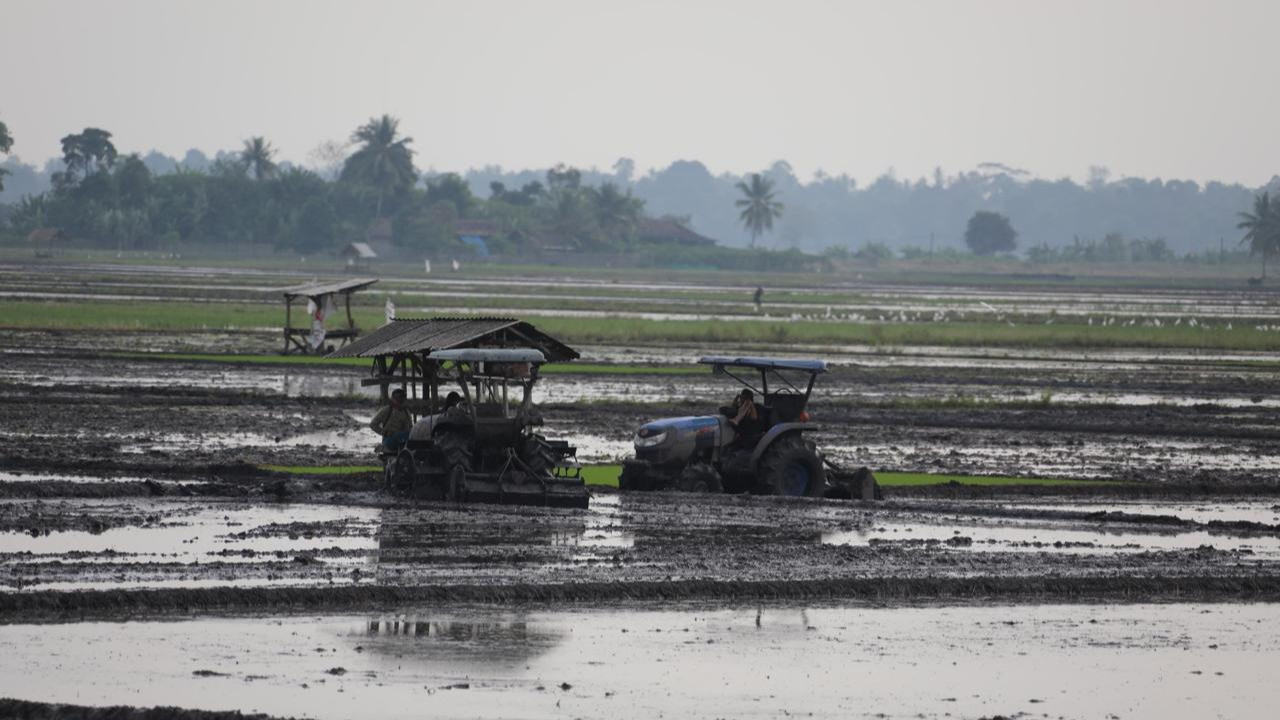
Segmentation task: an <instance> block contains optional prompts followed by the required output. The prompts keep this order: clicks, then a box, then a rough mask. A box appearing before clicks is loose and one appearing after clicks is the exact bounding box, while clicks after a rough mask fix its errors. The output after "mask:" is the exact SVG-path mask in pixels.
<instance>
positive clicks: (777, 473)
mask: <svg viewBox="0 0 1280 720" xmlns="http://www.w3.org/2000/svg"><path fill="white" fill-rule="evenodd" d="M757 478H758V480H759V484H760V489H761V491H763V492H765V493H767V494H769V495H790V496H792V497H803V496H810V497H813V496H816V495H821V494H822V490H823V488H824V487H825V486H826V484H827V475H826V471H825V470H823V467H822V458H821V457H819V456H818V451H817V448H816V447H815V446H814V445H813V443H810V442H806V441H805V439H804V438H803V437H801V435H800V434H799V433H792V434H788V435H784V436H782V437H780V438H778V439H777V440H775V441H774V443H773V445H771V446H769V449H768V450H766V451H765V453H764V457H762V458H760V467H759V472H758V474H757Z"/></svg>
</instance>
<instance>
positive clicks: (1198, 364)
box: [0, 265, 1280, 719]
mask: <svg viewBox="0 0 1280 720" xmlns="http://www.w3.org/2000/svg"><path fill="white" fill-rule="evenodd" d="M0 278H3V279H4V280H5V281H6V282H7V284H6V287H5V290H4V293H5V295H4V296H3V299H0V302H20V301H21V302H25V301H33V300H42V301H48V302H52V303H76V302H82V303H96V304H108V305H109V304H111V303H117V302H120V303H123V302H141V303H144V304H147V305H161V304H162V303H160V302H159V301H162V300H171V301H172V300H175V299H182V300H184V301H194V302H198V303H200V304H202V305H208V306H226V305H234V306H236V307H249V308H251V309H252V308H258V307H259V306H260V307H261V308H267V307H270V306H272V305H274V304H275V303H278V302H279V297H278V289H279V288H280V287H283V286H286V285H293V284H297V283H299V282H304V281H307V280H309V279H310V277H309V276H306V277H303V276H298V275H291V274H274V275H272V274H261V273H250V272H232V271H222V270H219V269H215V268H185V269H179V268H173V269H167V270H162V271H147V270H145V269H141V268H121V267H116V266H110V265H82V266H78V267H66V268H64V269H63V270H61V271H59V272H52V273H48V274H44V275H39V274H35V275H33V274H30V273H26V272H25V269H24V268H22V267H20V266H0ZM566 280H567V278H566ZM375 287H376V288H377V292H373V293H368V294H367V297H365V298H364V299H363V300H362V302H363V303H365V304H364V305H362V306H361V308H363V309H362V310H361V311H362V312H368V311H370V310H377V311H378V314H379V315H380V313H381V305H382V303H383V302H384V300H385V299H386V298H387V297H388V296H389V297H391V298H392V299H393V300H394V301H395V302H396V304H397V305H398V306H399V307H400V308H401V309H402V310H403V311H404V312H406V313H409V312H417V311H421V312H424V313H425V312H431V313H433V314H434V313H445V314H447V313H450V312H454V311H456V310H457V309H459V308H462V309H467V310H469V311H475V312H479V313H500V312H505V311H506V310H504V308H505V309H507V310H512V309H515V308H522V310H521V312H520V314H521V316H525V315H527V316H530V317H531V318H533V319H534V321H535V322H536V321H537V318H538V317H539V316H541V317H559V318H564V317H580V316H581V317H596V316H603V317H618V318H620V319H622V318H644V319H647V320H662V321H676V320H688V319H694V318H698V319H706V318H711V319H726V320H727V319H741V318H744V317H751V318H759V319H763V320H770V321H773V322H786V321H788V320H789V319H792V318H795V319H806V320H816V321H818V322H830V323H870V324H878V323H885V324H893V323H918V324H927V323H932V324H944V325H945V324H949V323H963V322H974V321H976V320H978V319H985V320H984V321H995V320H996V319H997V318H998V322H1000V323H1028V322H1032V323H1041V324H1048V323H1049V322H1050V321H1052V322H1057V323H1068V322H1073V323H1077V324H1082V325H1083V324H1086V323H1100V324H1114V323H1129V322H1130V321H1132V322H1134V323H1138V324H1142V323H1147V324H1149V325H1148V326H1151V327H1154V323H1156V322H1159V323H1161V324H1166V323H1170V324H1171V323H1177V324H1178V326H1179V327H1181V326H1185V325H1187V324H1189V323H1190V322H1191V321H1192V320H1195V321H1196V327H1201V326H1203V325H1205V324H1214V325H1218V326H1225V325H1226V324H1232V323H1234V324H1236V325H1237V326H1240V325H1244V324H1254V325H1265V326H1270V325H1271V324H1273V323H1277V322H1278V321H1280V310H1278V309H1277V307H1280V306H1278V305H1277V304H1276V303H1273V302H1272V301H1271V299H1270V298H1271V296H1270V295H1269V294H1257V293H1250V292H1240V291H1220V292H1219V291H1183V290H1159V289H1150V290H1148V289H1138V290H1132V289H1115V290H1105V289H1104V290H1096V289H1094V290H1085V289H1071V288H1067V289H1064V290H1063V291H1061V292H1059V291H1056V290H1053V291H1031V290H1025V289H1018V288H1013V289H1002V290H988V289H983V288H972V287H959V286H957V287H941V288H939V287H932V288H924V287H911V286H895V285H887V284H882V285H875V284H869V283H867V284H864V283H853V282H848V283H828V282H826V281H825V280H824V281H823V282H822V283H818V284H817V285H815V286H814V287H808V288H800V287H778V288H769V289H768V292H767V293H766V302H765V303H764V307H763V308H761V310H760V312H759V313H758V314H757V312H756V309H755V308H754V306H753V305H751V304H750V303H749V302H747V300H748V299H749V293H747V292H745V291H744V290H743V289H741V288H733V287H729V288H726V287H720V286H716V285H714V284H713V283H703V282H674V283H664V282H646V281H631V280H624V281H619V282H612V281H603V280H588V281H584V282H567V281H566V282H563V283H560V284H559V285H556V284H548V285H547V287H548V288H554V289H548V290H546V291H542V290H530V289H529V288H528V287H527V284H521V283H518V282H516V281H514V280H510V279H504V278H498V277H492V278H477V277H450V276H436V277H430V278H424V279H408V278H400V279H394V278H389V279H387V280H386V281H385V282H383V283H380V284H379V285H378V286H375ZM255 317H257V316H255ZM261 317H262V318H269V317H272V316H270V315H266V314H263V315H261ZM255 322H257V321H255ZM258 324H259V325H261V326H235V327H221V326H209V327H203V328H198V329H192V328H187V329H180V330H173V331H169V330H162V329H147V328H143V327H121V328H118V329H116V330H115V331H113V332H110V333H102V332H97V331H93V330H80V329H65V330H64V329H59V328H56V327H50V328H39V327H34V328H33V327H25V328H23V329H20V330H17V329H15V330H0V408H2V410H0V644H2V646H3V647H5V648H8V649H10V650H11V652H8V653H4V654H0V696H7V697H12V698H18V699H27V700H37V701H44V702H69V703H79V704H84V705H95V706H96V705H106V704H126V705H131V706H138V707H146V706H152V705H166V704H177V705H181V706H183V707H186V708H204V709H211V710H213V709H234V710H241V711H246V712H248V711H253V712H266V713H270V714H272V715H280V716H303V717H317V718H327V717H335V718H336V717H342V718H346V717H410V716H414V717H416V716H420V715H421V714H422V713H424V712H428V713H429V714H431V715H432V716H433V717H503V716H509V715H510V714H511V712H510V708H512V707H519V708H520V714H521V715H522V716H528V717H543V716H553V715H554V716H563V715H573V716H582V717H604V716H619V715H641V716H657V715H666V716H679V717H723V716H731V717H776V716H779V715H787V714H791V715H796V714H800V715H808V714H810V713H813V714H814V715H815V716H824V717H830V716H841V717H928V718H932V717H939V718H941V717H948V716H950V717H998V716H1002V717H1040V716H1047V717H1065V718H1075V717H1088V718H1094V717H1120V718H1135V717H1137V718H1144V717H1151V718H1162V719H1163V718H1166V717H1181V716H1194V717H1213V716H1220V717H1255V716H1258V715H1257V713H1256V710H1257V708H1264V707H1270V706H1271V705H1273V704H1274V703H1275V701H1276V700H1280V696H1277V695H1276V693H1275V691H1274V690H1273V689H1272V684H1271V683H1270V682H1269V681H1268V680H1267V678H1266V674H1265V673H1266V668H1267V667H1269V666H1268V665H1267V663H1266V658H1268V657H1270V656H1271V655H1273V654H1274V653H1275V652H1276V650H1277V641H1280V636H1277V634H1276V633H1275V632H1273V631H1272V630H1271V629H1269V628H1273V627H1274V626H1275V625H1276V622H1275V621H1276V620H1277V619H1280V616H1278V615H1277V608H1280V604H1277V601H1280V481H1278V480H1277V478H1280V376H1277V374H1276V373H1275V367H1277V366H1278V365H1280V355H1278V354H1277V353H1276V352H1275V351H1274V350H1272V349H1267V348H1265V347H1264V348H1263V349H1262V350H1256V351H1245V350H1230V351H1217V350H1198V349H1195V348H1192V347H1188V348H1179V349H1171V350H1157V349H1150V348H1142V347H1116V348H1107V349H1099V348H1093V347H1069V348H1063V349H1056V350H1055V349H1044V348H1033V347H1009V346H1004V347H995V346H992V347H987V346H982V345H975V346H971V347H944V346H935V345H928V344H914V345H905V346H901V347H898V346H892V345H889V344H874V345H873V344H847V345H841V344H812V343H811V344H804V343H791V342H788V343H785V345H780V344H777V343H775V344H773V345H768V344H761V343H756V344H749V345H742V346H739V345H737V344H734V343H725V342H720V343H719V344H716V343H708V344H706V345H694V344H691V343H688V342H686V343H677V342H670V343H663V342H653V343H648V344H640V343H634V344H618V343H617V342H616V341H602V342H599V343H583V344H581V347H578V349H579V350H580V351H581V352H582V355H583V360H584V361H585V362H586V363H590V364H591V367H590V368H584V369H582V370H580V371H574V369H573V366H572V365H568V366H565V367H563V368H558V369H557V370H558V371H557V372H555V373H548V374H547V376H546V377H545V378H544V379H543V382H542V383H540V385H539V386H538V391H537V395H536V401H537V403H538V405H539V406H540V409H541V410H542V411H543V413H544V415H545V416H546V420H547V424H546V426H545V428H543V431H544V433H545V434H546V435H547V436H548V437H553V438H558V439H565V440H568V441H570V442H571V443H572V444H573V445H575V446H577V447H578V449H579V452H578V458H579V460H580V461H581V462H583V463H586V464H594V463H616V462H618V461H620V460H622V459H624V458H626V457H628V456H629V455H630V454H631V451H632V436H633V433H634V432H635V430H636V429H637V428H638V427H639V426H640V425H641V424H643V423H644V422H647V421H649V420H652V419H655V418H658V417H665V416H675V415H696V414H707V413H711V412H714V411H715V408H716V407H717V406H718V405H721V404H724V403H725V402H727V401H728V399H729V398H730V397H731V396H732V395H733V394H734V393H735V392H736V390H737V386H736V385H734V384H733V383H731V382H729V381H727V380H725V379H723V378H716V377H713V376H712V375H711V374H710V372H709V371H707V372H704V371H705V370H706V368H703V367H692V368H691V369H692V370H693V373H692V374H671V372H670V370H671V368H672V367H673V366H679V367H682V368H685V369H686V370H687V369H690V366H691V365H692V363H693V362H694V361H695V360H696V359H697V358H698V357H700V356H702V355H704V354H742V355H745V354H768V355H782V356H788V357H821V358H824V359H826V360H828V361H829V363H830V366H831V372H829V373H827V374H825V375H823V376H822V377H821V378H819V381H818V384H817V386H816V389H815V393H814V398H813V401H812V403H811V404H810V406H809V411H810V414H811V416H812V419H813V421H814V422H815V423H816V424H817V425H818V429H817V430H815V431H814V432H813V433H812V437H813V438H814V440H815V441H816V442H817V443H818V445H819V446H820V447H821V448H822V451H823V452H824V454H825V455H826V456H827V457H828V459H830V460H831V461H832V462H833V463H835V464H836V465H838V466H841V467H844V468H848V469H852V468H856V467H859V466H867V467H869V468H870V469H871V470H873V471H874V472H877V473H881V474H882V475H885V476H886V477H887V476H888V475H887V474H888V473H895V474H914V475H913V476H917V475H918V476H921V477H926V478H927V477H928V476H930V475H936V474H942V475H946V476H973V475H977V476H985V475H995V476H1003V477H1008V478H1033V479H1034V478H1039V479H1045V478H1048V479H1062V478H1065V479H1088V480H1092V481H1097V482H1095V483H1077V484H1074V485H1066V486H1058V485H1046V486H1036V485H1030V484H1028V485H1019V484H1014V485H1012V486H1008V487H1004V486H989V487H988V486H974V485H963V484H954V483H953V484H943V485H933V486H928V485H922V486H914V485H911V484H903V485H893V486H886V487H884V488H883V491H884V500H881V501H874V502H852V501H838V500H821V499H808V498H805V499H787V498H776V497H764V496H752V495H731V496H711V495H696V494H686V493H652V494H643V493H641V494H637V493H621V494H620V493H617V492H616V491H613V490H610V489H606V488H596V489H595V491H594V492H593V496H592V498H591V505H590V508H589V509H588V510H586V511H576V510H567V509H553V508H538V507H514V506H492V505H468V504H462V505H452V504H443V503H430V502H412V501H407V500H403V499H396V498H391V497H388V496H387V495H386V494H385V493H383V492H381V488H380V474H379V472H378V471H377V470H372V471H371V470H370V469H369V468H370V467H376V462H377V461H376V458H375V456H374V455H373V452H372V450H373V445H374V442H375V441H376V436H375V435H374V434H373V433H372V432H371V431H370V430H368V428H367V424H368V422H369V420H370V418H371V417H372V415H373V414H374V412H375V411H376V395H375V394H374V392H373V391H372V390H371V389H370V388H365V387H362V385H361V382H360V381H361V379H362V378H363V377H365V376H366V375H367V373H368V369H367V368H364V367H356V366H343V365H316V364H278V363H273V362H267V361H264V360H255V359H254V358H253V357H251V356H252V355H254V354H255V353H273V352H277V351H278V349H279V348H278V343H279V341H280V337H279V330H278V329H276V330H273V329H271V327H270V323H269V322H266V321H265V320H263V322H261V323H258ZM1258 332H1270V330H1265V331H1258ZM1277 340H1278V342H1280V333H1277ZM140 353H151V354H152V355H150V356H147V355H145V354H142V355H140ZM165 353H198V354H223V355H226V354H231V353H235V354H237V355H242V356H245V357H242V358H241V359H238V360H237V359H232V358H224V359H223V360H227V361H219V362H211V361H208V359H201V358H199V357H183V356H181V355H172V356H165V355H164V354H165ZM682 372H683V371H682ZM326 470H334V471H335V472H332V473H330V472H325V471H326ZM1019 482H1021V481H1019ZM1245 601H1252V602H1245ZM1152 602H1154V603H1156V604H1148V603H1152ZM1063 603H1070V604H1063Z"/></svg>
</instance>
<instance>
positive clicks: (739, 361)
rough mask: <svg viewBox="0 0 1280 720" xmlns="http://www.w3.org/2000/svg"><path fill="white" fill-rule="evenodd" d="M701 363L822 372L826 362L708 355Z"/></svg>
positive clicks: (825, 369) (759, 368)
mask: <svg viewBox="0 0 1280 720" xmlns="http://www.w3.org/2000/svg"><path fill="white" fill-rule="evenodd" d="M698 362H699V363H702V364H703V365H728V366H730V367H747V368H755V369H757V370H801V371H803V372H810V373H814V374H817V373H824V372H826V371H827V363H826V362H824V361H822V360H788V359H786V358H761V357H739V358H734V357H725V356H722V355H709V356H707V357H704V358H702V359H701V360H699V361H698Z"/></svg>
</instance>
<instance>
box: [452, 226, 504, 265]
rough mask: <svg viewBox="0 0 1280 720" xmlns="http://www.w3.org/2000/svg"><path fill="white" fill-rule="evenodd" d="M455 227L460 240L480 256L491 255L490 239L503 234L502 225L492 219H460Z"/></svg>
mask: <svg viewBox="0 0 1280 720" xmlns="http://www.w3.org/2000/svg"><path fill="white" fill-rule="evenodd" d="M454 227H455V228H456V231H455V232H456V235H457V237H458V241H459V242H461V243H462V244H463V245H466V246H467V247H470V248H473V249H474V250H475V251H476V255H478V256H480V257H489V241H490V240H492V239H493V238H495V237H499V236H500V235H502V227H501V226H500V225H499V224H498V223H496V222H494V221H492V220H459V221H457V222H456V223H454Z"/></svg>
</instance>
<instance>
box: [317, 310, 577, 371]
mask: <svg viewBox="0 0 1280 720" xmlns="http://www.w3.org/2000/svg"><path fill="white" fill-rule="evenodd" d="M485 345H489V346H497V347H502V346H506V347H509V348H524V349H530V348H531V349H534V350H538V351H540V352H541V353H542V355H543V356H544V360H545V361H546V362H565V361H568V360H576V359H577V358H578V357H579V355H578V351H576V350H574V349H573V348H571V347H569V346H568V345H565V344H564V343H562V342H560V341H559V340H556V339H555V338H553V337H551V336H550V335H547V334H546V333H544V332H542V331H540V330H538V329H537V328H535V327H534V326H532V325H530V324H529V323H527V322H524V321H522V320H517V319H515V318H485V317H477V318H468V317H461V318H460V317H440V318H396V319H395V320H392V321H391V322H389V323H387V324H386V325H383V326H382V327H380V328H378V329H377V330H374V331H372V332H369V333H366V334H365V335H364V336H363V337H361V338H360V339H359V340H356V341H355V342H353V343H351V344H350V345H347V346H346V347H342V348H339V349H338V350H336V351H335V352H333V353H332V354H330V355H329V357H332V358H344V357H360V358H378V357H386V356H391V355H418V354H422V355H426V356H427V357H428V358H430V357H432V355H433V354H434V353H437V352H439V351H441V350H458V349H462V348H479V347H482V346H485ZM522 362H527V361H522Z"/></svg>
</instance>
